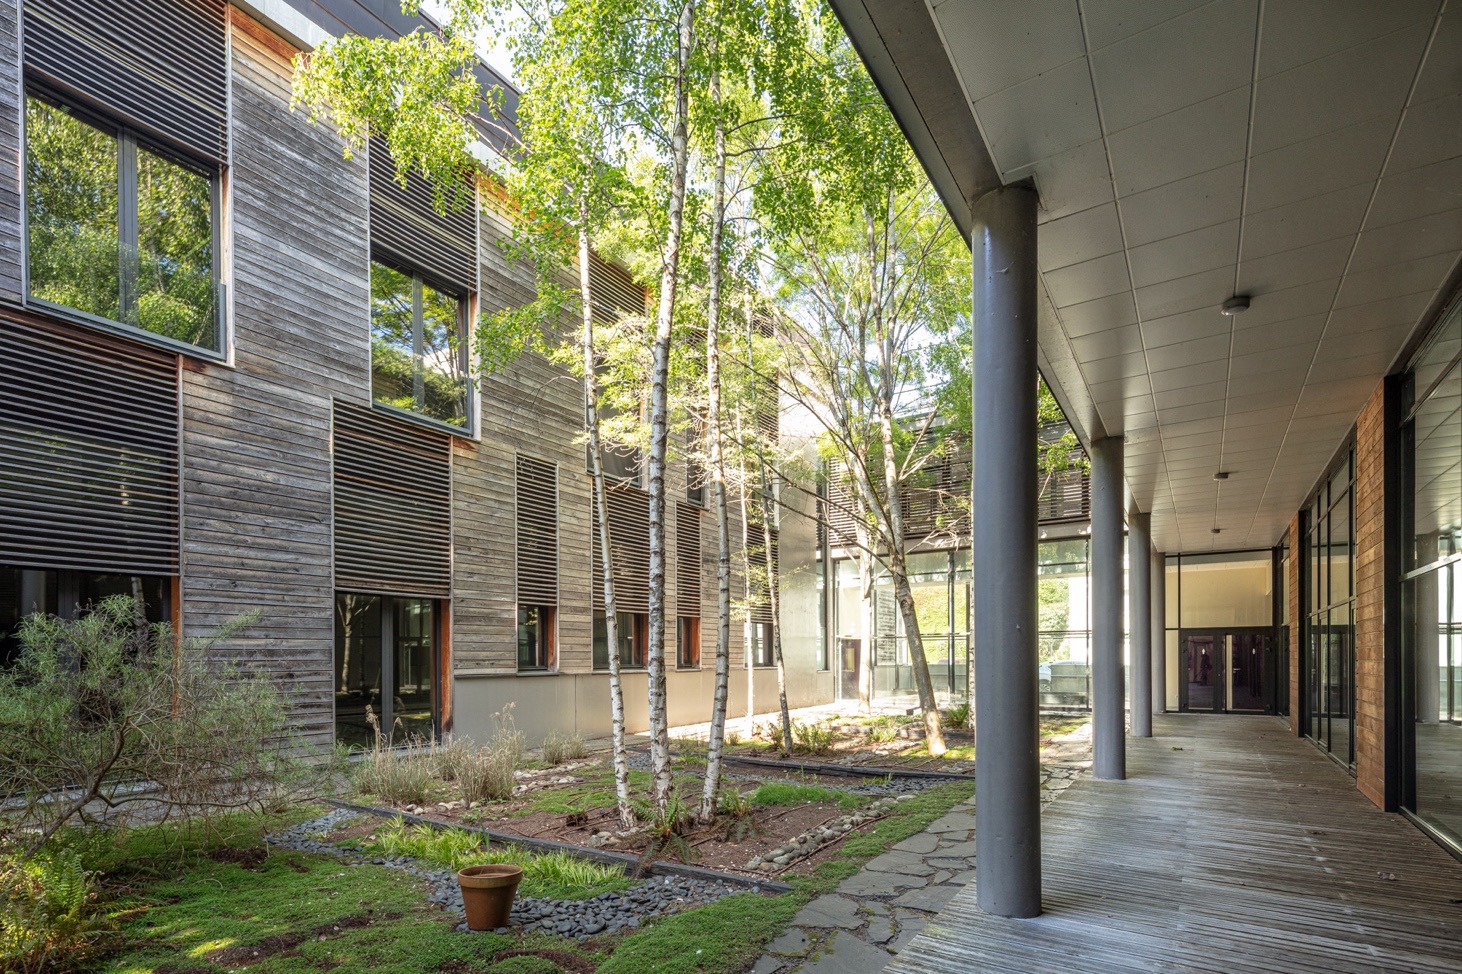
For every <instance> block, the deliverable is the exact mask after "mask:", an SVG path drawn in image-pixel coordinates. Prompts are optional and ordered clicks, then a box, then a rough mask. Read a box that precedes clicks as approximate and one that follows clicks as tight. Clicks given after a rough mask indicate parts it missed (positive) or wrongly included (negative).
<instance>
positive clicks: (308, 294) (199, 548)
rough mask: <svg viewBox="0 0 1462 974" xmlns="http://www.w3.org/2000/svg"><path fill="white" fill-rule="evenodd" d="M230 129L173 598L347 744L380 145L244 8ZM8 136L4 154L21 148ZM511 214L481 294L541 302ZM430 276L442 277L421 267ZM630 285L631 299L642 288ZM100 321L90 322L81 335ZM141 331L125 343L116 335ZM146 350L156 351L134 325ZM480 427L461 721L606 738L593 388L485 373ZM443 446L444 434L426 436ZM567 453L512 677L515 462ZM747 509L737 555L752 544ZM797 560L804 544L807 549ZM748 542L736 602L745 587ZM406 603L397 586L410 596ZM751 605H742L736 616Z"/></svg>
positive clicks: (456, 577) (6, 237)
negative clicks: (348, 588) (531, 651)
mask: <svg viewBox="0 0 1462 974" xmlns="http://www.w3.org/2000/svg"><path fill="white" fill-rule="evenodd" d="M227 29H228V37H229V49H228V58H229V62H228V79H229V86H230V87H229V140H228V146H229V148H228V158H227V161H226V165H225V166H224V167H223V175H222V178H221V180H220V187H221V197H222V199H221V207H220V210H219V213H218V214H217V219H218V220H219V221H220V224H219V225H220V236H221V241H222V246H221V248H220V253H219V254H218V255H217V257H216V260H217V261H218V265H219V270H220V275H219V276H220V279H221V281H222V283H223V284H224V285H225V288H226V291H225V294H226V302H227V309H228V313H227V316H226V317H227V321H228V330H229V335H228V341H227V343H226V348H225V356H224V358H225V360H224V361H211V360H209V359H208V358H207V357H206V356H203V355H191V354H178V355H177V356H176V358H177V362H178V369H179V375H180V382H179V387H180V392H179V413H180V416H181V423H180V426H181V435H180V440H181V444H180V457H181V459H180V470H179V481H180V485H179V493H180V496H181V514H180V534H181V552H180V556H179V575H178V581H177V585H176V592H175V602H176V604H175V606H174V611H175V612H176V613H177V617H178V620H179V623H180V626H181V629H182V631H183V632H184V634H186V635H190V636H193V635H203V634H205V633H207V632H209V631H211V630H212V629H213V628H214V627H216V626H217V625H219V624H220V623H223V622H224V621H226V620H228V619H231V618H233V617H235V616H237V615H239V614H241V613H244V612H249V611H258V612H259V614H260V618H259V621H258V622H257V623H256V624H254V625H252V626H251V627H249V628H248V630H247V631H246V632H245V633H243V634H242V635H240V636H238V637H235V638H232V639H230V640H229V641H228V643H227V644H226V645H223V646H221V647H220V648H219V652H220V653H222V654H225V655H227V657H228V658H229V659H231V660H233V661H235V662H238V663H240V664H242V665H244V666H247V667H252V668H256V669H259V670H263V671H265V672H268V673H269V674H271V675H272V676H273V677H274V678H275V679H276V680H277V681H278V682H279V684H280V685H281V687H282V688H283V689H284V690H285V692H286V693H287V694H288V697H289V701H290V704H291V708H292V712H293V714H294V715H295V718H296V721H297V724H298V727H299V729H300V730H301V731H302V733H303V734H304V735H305V736H306V737H307V738H308V739H309V740H311V741H313V742H315V743H321V744H326V743H329V742H330V741H331V740H332V739H333V737H334V717H335V714H334V700H335V696H334V694H335V674H334V672H333V671H334V653H335V596H336V592H337V587H338V583H337V579H336V565H335V550H334V549H335V542H336V538H335V513H336V512H335V510H334V508H335V494H334V490H335V487H334V470H333V467H334V456H333V449H334V447H333V444H334V430H333V426H332V423H333V419H332V416H333V414H334V411H335V407H336V405H337V404H340V403H348V404H351V405H355V406H369V405H370V403H371V347H370V331H371V318H370V282H371V269H370V268H371V263H370V261H371V233H370V225H371V215H370V211H371V203H370V199H371V193H370V178H369V172H368V167H367V162H368V160H367V158H366V156H367V153H365V152H362V153H358V154H356V155H355V157H354V158H352V159H346V158H344V156H343V151H342V150H343V148H344V146H343V143H342V141H341V139H340V138H339V136H338V133H336V132H335V131H334V130H333V129H332V127H331V126H330V125H328V124H319V125H316V124H312V123H311V121H310V120H309V117H308V115H307V113H304V112H294V111H291V110H290V107H289V103H290V95H291V85H292V67H291V58H292V56H293V55H294V54H295V53H296V50H295V49H294V48H293V47H291V46H290V45H289V44H288V43H286V42H285V41H283V40H282V39H281V38H280V37H279V36H277V35H276V34H274V33H272V32H271V31H270V30H269V29H268V28H267V27H265V26H264V25H262V24H260V23H259V22H257V21H255V20H253V19H251V18H250V17H248V16H247V15H245V14H243V13H241V12H239V11H238V10H237V9H234V8H230V10H229V23H228V27H227ZM18 34H19V10H18V5H17V4H16V3H15V2H14V0H0V155H6V156H7V157H8V158H9V159H10V160H12V161H11V163H10V164H9V165H6V166H0V303H9V304H11V305H12V306H13V305H17V304H20V303H21V302H22V301H23V300H24V295H23V294H22V287H23V285H22V282H21V268H22V266H23V263H24V257H25V249H24V245H23V240H22V237H21V226H22V220H21V213H20V199H21V197H20V191H19V190H20V165H19V163H20V160H22V159H23V157H24V152H23V147H22V146H21V145H20V144H19V132H20V121H21V104H22V100H21V94H20V93H21V87H20V85H21V82H20V79H21V74H22V72H21V63H22V58H21V51H20V48H19V44H18ZM7 149H8V152H7ZM511 220H512V212H511V209H510V208H509V207H507V206H506V205H504V204H502V203H501V201H500V200H497V199H495V200H494V205H493V207H490V208H488V209H486V210H485V211H484V212H483V213H482V215H481V217H480V220H479V239H480V245H479V249H478V253H479V261H478V263H479V267H478V276H477V303H478V305H479V306H480V310H481V311H483V312H491V311H495V310H499V309H502V308H505V307H511V306H515V305H518V304H521V303H523V302H525V301H528V300H530V299H531V298H532V297H533V275H532V269H531V268H529V267H526V266H523V265H521V264H516V263H513V262H510V261H509V260H508V259H507V258H506V257H505V255H504V252H503V250H502V248H500V247H499V246H498V243H499V242H500V241H501V240H503V239H504V238H506V237H508V236H509V235H510V234H511V232H512V226H511ZM421 270H422V271H429V270H430V268H421ZM631 293H632V291H631ZM68 327H73V328H76V329H78V330H79V331H80V332H81V333H82V334H86V333H87V332H88V329H87V328H86V327H85V326H83V325H68ZM124 340H129V339H124ZM140 340H146V337H145V336H140ZM478 399H479V403H478V411H479V414H480V415H479V423H478V431H479V434H480V435H476V436H465V435H464V436H454V437H452V483H451V491H450V494H451V500H450V505H451V522H452V571H451V589H450V592H451V599H450V604H449V605H447V606H446V608H447V610H448V611H447V620H448V621H447V624H446V626H445V627H444V628H445V630H446V635H447V637H448V640H447V642H448V645H449V646H450V650H451V652H450V656H449V662H448V663H447V665H446V666H445V668H444V669H445V672H443V673H442V674H441V677H440V681H439V683H440V687H439V689H440V691H441V694H440V695H441V697H444V698H445V697H448V696H450V697H451V698H452V699H453V700H454V714H455V718H456V724H457V726H458V728H459V729H460V730H461V732H462V733H464V734H467V735H469V736H482V735H483V734H485V733H486V732H487V731H488V729H490V726H491V719H490V718H491V715H492V714H493V713H495V712H497V711H498V710H500V709H501V708H502V707H503V706H504V705H506V704H507V703H509V702H516V707H515V710H516V712H517V716H518V721H519V723H520V725H522V726H524V727H525V729H527V730H528V731H529V736H530V738H531V739H534V740H537V739H541V737H542V736H543V734H545V733H546V732H547V731H548V730H550V729H555V728H556V729H559V730H578V731H580V732H581V733H584V734H585V735H586V736H602V735H603V734H606V733H607V732H608V727H609V706H608V692H607V684H608V678H607V675H605V674H602V673H596V672H594V671H593V662H592V638H591V637H592V622H593V615H592V591H593V587H592V584H591V574H590V572H591V564H592V561H591V559H590V557H589V552H590V491H589V479H588V476H587V474H586V473H585V470H584V447H583V444H582V441H581V437H580V430H581V429H582V424H583V408H582V395H581V392H580V388H579V384H578V383H577V381H576V380H574V379H573V378H571V377H570V376H569V375H567V374H566V373H565V372H564V371H563V370H561V369H559V368H557V367H555V366H554V365H552V364H551V363H550V362H549V361H547V360H546V359H544V358H543V357H541V356H538V355H535V354H529V355H526V356H524V357H522V358H520V359H519V360H517V361H515V362H514V363H512V364H511V365H509V366H507V367H505V368H504V369H502V370H501V371H500V372H498V373H497V374H494V375H490V376H486V377H483V378H482V381H481V385H480V395H479V397H478ZM434 435H435V436H437V437H438V439H439V440H440V439H441V438H442V434H441V433H440V432H437V433H435V434H434ZM518 454H524V455H527V456H531V457H533V458H535V459H538V460H544V461H549V462H552V463H555V464H556V465H557V468H558V496H559V512H558V517H559V522H558V536H559V600H558V606H557V608H558V640H557V646H558V658H557V670H558V672H557V673H551V674H546V675H531V676H530V675H524V676H519V675H518V674H517V648H516V615H517V593H516V582H515V579H516V569H517V566H516V537H515V531H516V521H515V482H514V478H515V469H516V468H515V458H516V456H517V455H518ZM666 486H667V494H668V497H669V500H670V501H671V503H670V504H669V505H668V510H667V515H668V517H667V521H668V528H669V535H670V536H669V538H668V539H667V541H668V544H667V548H668V553H669V557H670V559H671V564H670V566H669V571H668V572H667V602H668V606H670V607H673V606H674V605H675V602H676V598H675V597H676V591H675V586H676V576H675V571H674V557H675V552H676V544H675V541H676V539H675V530H676V527H675V524H676V522H675V504H674V501H675V500H676V499H683V498H684V497H685V492H686V486H687V485H686V465H685V463H684V462H683V461H681V460H679V459H675V460H673V461H672V464H671V466H670V469H669V473H668V476H667V482H666ZM701 530H702V544H701V549H702V565H701V571H702V609H701V613H702V615H701V618H702V620H703V625H702V657H703V661H704V665H703V666H702V668H700V669H697V670H687V671H677V670H675V669H674V664H675V628H674V615H675V614H674V612H670V613H669V615H670V627H669V630H668V631H667V633H666V648H667V657H668V662H669V664H670V666H671V672H670V673H669V678H668V679H669V687H670V707H671V721H672V723H693V722H699V721H703V720H705V719H707V717H708V716H709V701H710V688H711V683H712V679H713V674H714V646H715V627H714V619H715V615H716V585H715V547H716V546H715V537H714V530H713V527H712V526H711V524H710V518H709V517H702V518H701ZM740 531H741V529H740V522H739V521H736V520H733V523H732V537H733V546H734V547H735V548H739V547H740ZM815 539H816V535H815V530H814V528H813V527H812V525H811V522H810V521H807V520H806V519H805V518H801V519H799V518H798V517H796V516H795V514H789V515H788V517H787V518H786V519H785V520H784V522H783V527H782V534H781V550H782V552H783V563H784V566H785V568H786V570H787V575H788V581H787V585H786V589H787V593H788V596H787V614H786V618H787V639H786V656H787V660H788V673H789V676H788V692H789V696H790V698H791V700H792V702H793V705H794V706H802V705H806V704H809V703H817V702H823V701H825V700H828V699H831V695H832V690H831V682H830V679H828V678H826V675H825V674H818V672H817V669H816V657H817V646H816V638H817V635H818V629H817V626H816V619H815V617H813V618H812V619H811V621H810V622H809V618H808V617H807V616H808V609H807V607H808V606H809V605H811V604H813V603H814V602H815V595H814V596H807V595H806V593H803V592H801V586H803V585H809V586H814V587H815V582H814V581H813V578H812V575H811V574H810V573H809V572H808V571H807V563H808V561H809V560H810V559H812V558H814V557H815V549H816V544H815ZM804 549H805V550H804ZM739 561H740V556H739V553H738V554H736V555H735V556H733V570H734V571H735V572H736V575H737V577H736V579H735V581H734V584H733V597H734V598H735V599H736V600H738V602H739V601H740V600H743V599H744V597H745V591H744V588H745V586H744V584H743V583H742V580H741V578H740V577H739V576H740V570H739V567H738V566H739ZM403 594H405V593H403ZM742 615H744V613H742ZM744 632H745V630H744V627H743V625H742V623H741V621H740V618H739V617H738V619H737V621H736V622H735V623H734V624H733V626H732V630H731V643H730V656H731V663H732V667H733V677H732V696H731V706H730V711H731V713H732V714H740V713H744V712H746V710H747V708H748V696H747V679H748V672H747V670H746V669H745V666H744V658H745V657H744V652H743V643H744ZM774 674H775V671H774V670H770V669H768V670H761V669H758V670H756V671H755V672H754V673H751V674H749V675H750V677H751V679H752V681H753V683H754V686H755V695H754V699H753V700H752V701H751V704H750V706H751V709H753V710H756V711H761V712H770V711H771V710H772V709H774V708H775V706H776V701H777V694H776V678H775V675H774ZM644 684H645V679H644V675H643V673H638V674H635V673H631V674H628V675H627V676H626V706H627V713H628V719H629V726H630V728H631V729H632V730H639V729H643V728H644V725H645V722H646V719H645V718H646V714H645V710H646V702H645V686H644Z"/></svg>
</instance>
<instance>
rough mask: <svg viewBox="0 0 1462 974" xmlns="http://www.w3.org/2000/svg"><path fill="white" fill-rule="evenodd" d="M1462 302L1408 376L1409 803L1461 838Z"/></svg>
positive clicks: (1455, 839)
mask: <svg viewBox="0 0 1462 974" xmlns="http://www.w3.org/2000/svg"><path fill="white" fill-rule="evenodd" d="M1459 353H1462V304H1459V305H1454V307H1453V308H1452V310H1451V313H1450V314H1449V315H1447V316H1446V317H1445V319H1444V320H1443V323H1442V325H1441V326H1440V327H1439V328H1438V330H1437V332H1436V333H1435V334H1434V335H1433V336H1432V338H1431V339H1430V341H1429V342H1428V344H1427V345H1426V346H1425V347H1424V348H1423V350H1422V352H1421V353H1420V355H1419V356H1418V358H1417V360H1416V362H1415V363H1414V364H1413V365H1412V367H1411V369H1410V370H1409V371H1408V372H1407V374H1406V375H1405V377H1404V379H1403V382H1402V404H1403V408H1404V409H1405V420H1404V422H1403V425H1402V429H1401V442H1402V472H1403V473H1402V475H1403V479H1404V484H1403V491H1402V498H1403V505H1402V511H1403V517H1404V519H1405V520H1404V525H1403V530H1402V538H1403V561H1404V565H1403V570H1404V571H1405V575H1404V581H1403V583H1402V599H1403V603H1404V613H1405V615H1404V618H1405V619H1406V623H1405V626H1404V628H1403V632H1404V636H1403V640H1404V646H1403V659H1404V660H1405V664H1404V667H1405V670H1406V676H1405V679H1404V681H1403V683H1404V690H1403V699H1404V704H1403V711H1402V712H1403V714H1404V719H1405V721H1406V724H1405V726H1406V728H1407V733H1406V734H1405V735H1403V740H1404V742H1405V747H1406V751H1407V759H1406V767H1407V771H1408V772H1409V773H1408V774H1407V775H1406V777H1405V778H1404V779H1403V801H1404V804H1405V805H1406V807H1407V808H1408V809H1409V810H1410V811H1411V812H1412V813H1413V814H1414V815H1416V816H1417V817H1418V818H1419V819H1421V820H1422V821H1423V822H1424V823H1426V824H1427V825H1428V826H1430V827H1432V828H1433V829H1434V830H1436V831H1437V832H1439V833H1441V834H1442V836H1443V837H1444V838H1446V839H1448V840H1449V841H1450V842H1451V843H1453V844H1454V845H1456V846H1458V847H1462V560H1459V556H1462V544H1459V542H1462V365H1459V362H1458V356H1459Z"/></svg>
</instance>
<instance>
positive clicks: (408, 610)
mask: <svg viewBox="0 0 1462 974" xmlns="http://www.w3.org/2000/svg"><path fill="white" fill-rule="evenodd" d="M436 620H437V606H436V602H435V601H433V600H431V599H420V598H400V597H392V596H385V595H367V594H360V593H352V592H342V593H340V594H338V595H336V597H335V737H336V739H337V740H339V741H341V742H342V743H346V744H359V745H369V744H371V743H372V742H373V741H374V739H375V731H374V729H373V728H372V727H371V720H372V719H374V720H375V721H377V722H378V723H379V725H380V729H381V733H382V734H383V735H385V737H386V738H387V739H388V740H396V741H398V742H399V741H401V740H403V739H408V738H423V739H424V738H430V737H432V736H433V735H434V732H435V728H436V646H437V622H436Z"/></svg>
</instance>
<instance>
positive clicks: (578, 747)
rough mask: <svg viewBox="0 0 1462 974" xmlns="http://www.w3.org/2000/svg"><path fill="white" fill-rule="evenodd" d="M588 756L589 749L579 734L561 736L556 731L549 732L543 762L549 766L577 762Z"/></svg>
mask: <svg viewBox="0 0 1462 974" xmlns="http://www.w3.org/2000/svg"><path fill="white" fill-rule="evenodd" d="M588 754H589V749H588V748H587V747H586V746H585V745H584V739H583V738H582V737H580V736H579V735H578V734H560V733H559V732H558V731H556V730H555V731H549V732H548V736H547V737H545V738H544V739H543V760H544V761H545V762H546V763H548V764H563V763H564V762H565V761H577V760H579V759H580V758H583V757H587V756H588Z"/></svg>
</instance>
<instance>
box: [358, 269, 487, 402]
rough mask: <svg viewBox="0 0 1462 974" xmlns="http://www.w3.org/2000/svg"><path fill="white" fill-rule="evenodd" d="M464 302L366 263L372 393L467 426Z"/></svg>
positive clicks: (414, 278)
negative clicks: (368, 287) (367, 269)
mask: <svg viewBox="0 0 1462 974" xmlns="http://www.w3.org/2000/svg"><path fill="white" fill-rule="evenodd" d="M463 304H464V302H463V300H462V298H461V297H460V296H459V295H455V294H449V293H447V292H445V291H441V290H438V289H437V288H434V287H432V286H431V285H430V284H427V283H425V282H424V281H423V280H422V279H421V277H420V276H414V275H411V274H406V273H404V272H402V271H399V270H396V269H395V268H393V267H388V266H386V265H385V264H381V263H377V262H372V263H371V396H372V398H374V399H375V401H376V402H379V403H382V404H384V405H387V406H393V407H395V408H397V409H404V410H407V411H408V412H413V413H418V414H420V415H422V416H426V417H428V418H430V419H434V420H437V421H438V422H442V423H447V424H450V425H452V426H462V427H465V426H467V425H468V422H469V417H468V383H467V341H466V335H465V333H464V324H463Z"/></svg>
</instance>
